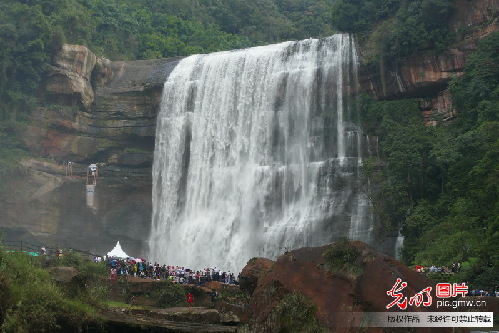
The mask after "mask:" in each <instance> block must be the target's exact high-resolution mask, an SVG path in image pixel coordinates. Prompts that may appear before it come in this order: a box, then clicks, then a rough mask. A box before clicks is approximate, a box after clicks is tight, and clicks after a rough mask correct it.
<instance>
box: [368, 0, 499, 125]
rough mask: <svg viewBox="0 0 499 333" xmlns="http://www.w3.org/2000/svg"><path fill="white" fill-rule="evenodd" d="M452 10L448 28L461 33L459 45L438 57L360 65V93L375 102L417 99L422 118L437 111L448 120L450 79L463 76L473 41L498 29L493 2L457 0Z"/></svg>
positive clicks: (420, 55) (431, 53)
mask: <svg viewBox="0 0 499 333" xmlns="http://www.w3.org/2000/svg"><path fill="white" fill-rule="evenodd" d="M454 8H455V10H454V13H453V15H452V17H451V19H450V22H449V24H450V28H451V30H453V31H454V32H456V33H457V32H460V31H461V32H465V33H464V34H463V38H462V40H461V41H460V42H459V43H457V44H455V45H453V46H451V47H450V48H449V49H448V50H447V51H445V52H443V53H440V54H437V53H435V52H434V51H424V52H419V53H416V54H413V55H411V56H408V57H404V58H400V59H397V60H396V61H394V62H391V63H384V62H379V63H378V64H374V65H373V64H369V65H364V66H361V69H360V84H361V87H362V90H364V91H367V92H370V93H371V94H372V95H373V96H374V97H375V98H376V99H397V98H407V97H415V98H421V99H422V100H421V106H420V108H421V110H422V111H425V112H426V113H425V114H424V115H425V117H428V116H429V115H430V114H431V113H433V112H438V113H441V114H442V115H443V117H444V118H452V117H453V116H454V114H453V110H452V107H450V99H448V96H446V95H445V94H444V93H443V91H444V90H445V89H446V88H447V84H448V83H449V81H450V79H451V78H452V77H453V76H459V75H462V74H463V70H464V66H465V63H466V57H467V56H468V54H470V53H471V52H473V51H475V50H476V48H477V41H478V40H479V39H480V38H482V37H484V36H485V35H487V34H489V33H491V32H493V31H498V30H499V18H498V17H499V3H498V2H497V1H495V0H457V1H456V2H455V4H454ZM361 55H362V50H361ZM443 99H445V100H443Z"/></svg>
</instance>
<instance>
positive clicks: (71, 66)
mask: <svg viewBox="0 0 499 333" xmlns="http://www.w3.org/2000/svg"><path fill="white" fill-rule="evenodd" d="M177 61H178V59H160V60H150V61H133V62H126V61H118V62H110V61H108V60H106V59H102V58H98V57H96V56H95V55H94V54H93V53H92V52H91V51H90V50H88V49H87V48H86V47H83V46H78V45H64V47H63V48H62V50H61V51H60V52H59V53H58V54H57V55H56V56H55V57H54V59H53V66H52V67H51V68H50V70H49V71H48V73H47V75H46V81H45V85H44V86H45V90H46V91H45V94H44V96H43V97H44V100H45V103H44V105H45V106H43V107H40V108H39V109H38V110H37V111H36V112H35V113H34V114H33V116H32V121H31V125H30V126H29V127H28V128H27V129H26V131H25V133H24V142H25V145H26V149H27V150H28V151H30V153H31V154H32V155H33V156H36V157H37V158H33V159H29V160H25V161H23V162H22V164H23V166H24V167H25V169H26V170H27V172H26V173H23V174H22V175H18V176H14V177H13V178H12V179H11V181H10V183H9V184H8V191H9V192H10V193H12V195H10V196H9V197H8V199H7V201H6V202H4V203H2V204H0V209H1V211H2V224H1V227H2V229H1V230H2V231H3V233H4V236H5V238H6V239H23V240H26V241H31V242H32V243H34V244H40V245H41V244H44V245H46V246H53V247H55V246H63V247H64V246H67V247H74V248H77V249H82V250H89V251H92V252H94V253H98V254H105V253H107V252H108V251H110V250H111V249H112V248H113V246H114V244H115V243H116V241H118V240H120V241H121V244H122V246H123V248H124V249H125V250H126V251H127V252H129V253H130V254H133V255H137V256H138V255H143V254H144V252H145V250H146V249H147V244H146V240H147V238H148V235H149V224H150V219H151V211H152V203H151V187H152V179H151V165H152V160H153V150H154V136H155V128H156V114H157V112H158V108H159V103H160V100H161V91H162V87H163V82H164V81H165V79H166V77H167V76H168V75H169V73H170V71H171V70H172V69H173V68H174V66H175V64H176V62H177ZM68 162H73V164H72V175H71V174H70V170H69V168H68ZM91 163H97V165H98V166H99V178H98V180H97V185H96V188H95V193H94V196H93V198H90V199H91V200H89V198H87V193H86V186H85V185H86V183H87V174H86V170H87V166H88V165H89V164H91Z"/></svg>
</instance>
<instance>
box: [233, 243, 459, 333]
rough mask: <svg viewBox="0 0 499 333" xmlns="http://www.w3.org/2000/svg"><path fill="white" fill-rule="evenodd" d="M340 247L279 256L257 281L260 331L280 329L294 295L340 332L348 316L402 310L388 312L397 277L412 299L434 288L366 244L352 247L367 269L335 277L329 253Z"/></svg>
mask: <svg viewBox="0 0 499 333" xmlns="http://www.w3.org/2000/svg"><path fill="white" fill-rule="evenodd" d="M338 244H339V243H335V244H331V245H327V246H323V247H315V248H301V249H298V250H294V251H291V252H289V253H287V254H285V255H282V256H280V257H279V258H277V260H276V261H275V263H274V265H273V268H272V269H271V270H268V271H267V272H266V273H265V274H264V275H263V276H261V277H260V278H259V279H258V283H257V287H256V289H255V291H254V293H253V295H252V297H251V304H250V310H251V313H252V319H253V320H254V322H253V325H254V326H256V327H258V330H259V331H260V332H274V331H276V329H277V328H278V327H277V328H276V327H275V318H276V317H275V314H276V310H277V309H278V308H279V306H280V302H281V300H283V299H284V297H285V296H286V295H289V294H291V293H294V294H300V295H302V296H304V297H305V298H306V300H307V301H308V302H310V303H311V304H312V305H313V306H314V307H315V308H316V312H315V318H316V319H317V322H318V323H319V324H320V325H322V326H323V327H326V328H327V329H330V330H333V331H335V332H341V331H342V329H343V328H345V327H349V326H350V328H349V329H351V320H355V316H352V317H350V316H349V315H348V314H349V313H351V314H353V313H359V312H360V313H362V312H387V311H400V309H398V308H397V306H394V308H391V309H389V310H387V309H386V306H387V305H388V304H389V303H391V302H392V301H393V300H394V298H393V297H391V296H389V295H387V291H389V290H391V289H392V288H393V286H394V284H395V283H396V281H397V278H400V279H401V280H402V281H404V282H407V287H406V288H405V289H404V290H403V294H404V295H405V296H409V297H411V296H414V295H415V294H416V293H418V292H420V291H421V290H423V289H425V288H426V287H429V286H431V287H434V285H435V283H434V282H432V281H430V280H429V279H427V278H426V277H424V276H422V275H420V274H419V273H416V272H414V271H412V270H410V269H409V268H408V267H406V266H404V265H403V264H401V263H400V262H398V261H397V260H395V259H393V258H391V257H389V256H386V255H384V254H382V253H380V252H378V251H377V250H375V249H374V248H372V247H370V246H369V245H367V244H365V243H362V242H350V243H349V244H350V245H349V246H352V247H353V248H354V249H355V251H357V252H358V253H359V257H358V259H357V261H358V262H359V263H361V264H362V266H361V271H360V272H358V275H357V276H352V275H349V274H348V273H344V272H333V273H331V272H330V271H328V270H327V269H326V266H327V265H326V259H325V257H324V253H325V252H326V251H327V250H329V249H331V248H333V247H335V246H338ZM350 264H353V263H350ZM244 272H249V271H248V270H246V271H244V270H243V273H242V274H241V277H242V278H244V277H245V273H244ZM433 290H434V288H433ZM407 311H414V312H419V311H436V307H435V304H432V306H430V307H422V306H421V307H417V306H415V305H408V309H407ZM346 331H348V329H347V330H346ZM368 331H369V332H371V331H372V332H378V331H379V332H381V331H382V329H377V328H371V329H369V330H368ZM413 331H414V332H418V331H419V329H418V328H413ZM421 331H424V332H431V331H434V332H445V331H446V329H445V328H441V327H440V328H434V329H432V328H424V329H422V330H421ZM449 331H450V330H449Z"/></svg>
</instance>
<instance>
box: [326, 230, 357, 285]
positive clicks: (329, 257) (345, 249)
mask: <svg viewBox="0 0 499 333" xmlns="http://www.w3.org/2000/svg"><path fill="white" fill-rule="evenodd" d="M323 256H324V259H325V260H326V263H325V268H326V271H327V272H328V273H330V274H334V275H340V276H345V277H347V278H352V279H355V278H357V277H359V276H360V275H361V274H362V272H363V269H362V258H361V253H360V251H359V250H358V249H357V248H356V247H355V246H354V245H353V244H352V243H351V242H349V241H348V240H346V239H345V240H341V241H339V242H336V243H335V244H333V246H332V247H331V248H330V249H328V250H326V251H325V252H324V254H323Z"/></svg>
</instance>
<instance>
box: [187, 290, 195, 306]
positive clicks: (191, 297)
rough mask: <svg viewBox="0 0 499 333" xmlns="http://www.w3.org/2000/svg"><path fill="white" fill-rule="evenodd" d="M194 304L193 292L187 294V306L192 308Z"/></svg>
mask: <svg viewBox="0 0 499 333" xmlns="http://www.w3.org/2000/svg"><path fill="white" fill-rule="evenodd" d="M193 302H194V295H192V293H191V292H188V293H187V304H188V306H189V307H191V306H192V303H193Z"/></svg>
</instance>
